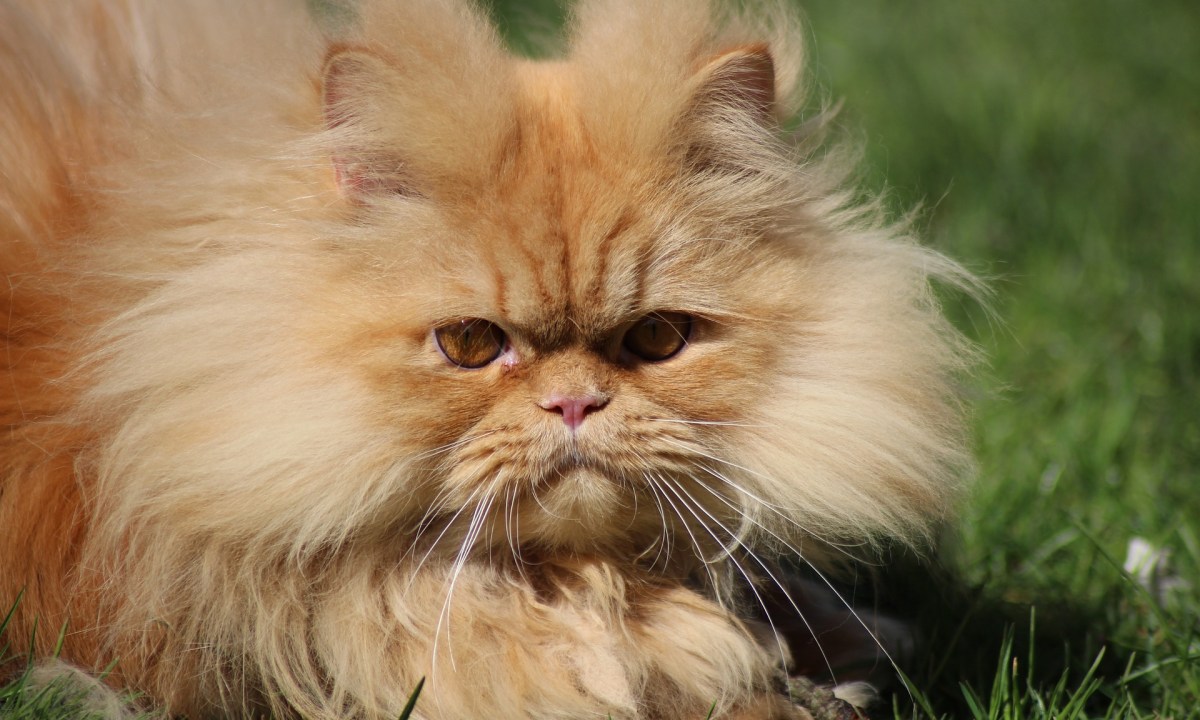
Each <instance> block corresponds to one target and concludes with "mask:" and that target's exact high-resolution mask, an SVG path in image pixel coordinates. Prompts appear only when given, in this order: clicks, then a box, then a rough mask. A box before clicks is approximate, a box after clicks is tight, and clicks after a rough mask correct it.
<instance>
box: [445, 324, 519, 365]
mask: <svg viewBox="0 0 1200 720" xmlns="http://www.w3.org/2000/svg"><path fill="white" fill-rule="evenodd" d="M433 337H434V340H435V341H436V342H437V346H438V349H439V350H441V351H442V355H444V356H445V357H446V359H447V360H449V361H450V362H452V363H454V364H455V365H458V366H459V367H463V368H468V369H475V368H481V367H483V366H485V365H487V364H489V363H491V362H492V361H493V360H495V359H496V358H498V357H500V353H501V352H503V351H504V347H505V345H506V344H507V339H506V338H505V336H504V331H503V330H501V329H500V328H499V327H497V326H496V324H495V323H492V322H488V321H487V320H481V319H479V318H467V319H463V320H455V321H453V322H450V323H447V324H445V325H442V326H440V327H437V328H435V329H434V331H433Z"/></svg>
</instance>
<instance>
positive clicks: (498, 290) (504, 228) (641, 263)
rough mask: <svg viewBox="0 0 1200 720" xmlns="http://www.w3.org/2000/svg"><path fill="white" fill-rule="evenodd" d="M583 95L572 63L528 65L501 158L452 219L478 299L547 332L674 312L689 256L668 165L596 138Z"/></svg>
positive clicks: (591, 328) (605, 326)
mask: <svg viewBox="0 0 1200 720" xmlns="http://www.w3.org/2000/svg"><path fill="white" fill-rule="evenodd" d="M576 92H577V87H576V85H575V84H574V83H573V78H572V76H571V74H570V73H569V71H568V70H567V69H566V68H564V67H560V66H532V65H531V66H530V67H529V69H528V72H527V73H526V75H525V81H524V82H523V84H522V95H521V102H520V103H519V105H518V111H517V114H516V118H515V122H514V123H513V128H512V131H511V132H509V133H508V134H507V135H506V136H505V138H504V141H503V147H501V148H499V149H498V151H497V152H496V153H495V157H497V158H499V160H498V161H497V162H496V164H495V168H494V169H492V170H490V171H488V172H487V178H486V180H485V181H484V182H482V183H480V184H479V185H478V186H477V187H478V192H477V193H475V194H474V196H472V197H470V198H464V202H463V205H462V208H461V210H460V212H459V213H457V223H458V224H459V225H460V226H461V227H462V233H463V235H462V237H463V241H464V242H465V243H466V244H467V245H468V247H469V251H470V254H471V256H472V263H473V264H475V265H476V266H477V267H476V272H477V273H478V274H479V275H480V276H481V277H479V280H478V285H477V287H478V288H479V289H481V290H482V291H483V292H482V297H481V298H479V300H480V302H482V303H485V304H486V305H488V306H489V307H490V308H491V309H492V311H493V312H495V313H497V314H498V315H500V316H501V319H504V320H507V321H509V322H511V323H514V324H517V325H522V326H527V327H529V328H531V329H536V330H537V331H539V332H541V333H543V334H546V335H547V336H553V335H556V334H558V335H566V334H582V335H585V336H586V335H589V334H595V333H603V332H605V331H607V330H609V329H611V327H612V326H613V325H614V324H616V323H620V322H622V321H627V320H629V319H632V318H633V317H636V316H637V315H639V314H641V313H644V312H647V311H649V310H654V309H674V308H669V307H662V306H663V305H664V304H668V305H669V304H671V303H678V302H682V298H678V297H673V296H672V294H671V292H670V290H671V288H675V289H678V285H679V282H678V280H677V279H675V278H674V276H675V275H677V274H678V273H679V272H681V271H682V270H683V268H684V266H686V265H687V262H688V255H689V252H688V250H687V247H686V243H682V242H680V238H681V236H682V235H683V234H684V233H683V232H682V231H681V230H680V228H678V227H674V228H672V227H671V226H670V224H669V223H667V222H664V220H665V219H667V218H669V216H670V214H671V212H672V211H671V208H670V204H671V203H670V194H669V193H665V192H663V191H662V188H661V186H662V184H663V177H664V174H665V173H666V170H665V168H664V165H665V163H664V162H663V161H662V159H661V158H658V157H653V156H642V157H635V156H632V155H631V154H630V152H629V149H628V148H620V147H614V146H612V144H611V143H606V142H605V140H604V138H603V137H598V136H597V134H596V133H595V132H593V131H592V128H591V127H589V123H588V118H587V117H586V115H585V114H584V113H582V112H581V111H580V108H579V106H578V105H577V103H576V102H575V99H576ZM677 294H678V293H676V295H677ZM547 339H548V340H549V337H548V338H547Z"/></svg>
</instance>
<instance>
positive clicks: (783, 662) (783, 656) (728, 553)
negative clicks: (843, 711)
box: [667, 483, 787, 668]
mask: <svg viewBox="0 0 1200 720" xmlns="http://www.w3.org/2000/svg"><path fill="white" fill-rule="evenodd" d="M667 489H669V490H671V491H672V492H673V493H675V496H676V497H678V498H679V502H680V504H681V505H683V506H684V507H685V508H687V510H688V512H689V513H691V515H692V517H694V518H695V519H696V523H697V524H698V525H700V527H701V528H703V529H704V531H705V532H707V533H708V534H709V535H710V536H711V537H712V539H713V541H714V542H716V543H717V544H718V545H720V546H721V548H722V549H723V550H724V551H725V557H727V558H728V559H729V561H730V562H731V563H732V564H733V567H734V568H735V569H736V570H737V571H738V573H739V574H740V575H741V576H742V578H744V579H745V581H746V585H747V587H749V588H750V592H751V593H753V594H754V598H755V599H756V600H758V605H759V607H761V608H762V611H763V615H764V616H765V617H766V618H767V624H768V625H769V626H770V627H771V634H772V636H773V637H774V638H775V645H776V647H777V648H778V650H779V663H780V667H784V668H786V667H787V651H786V650H784V648H783V640H781V639H780V632H779V627H778V626H777V625H776V624H775V620H774V618H772V617H771V611H770V610H768V609H767V603H766V601H765V600H763V597H762V594H761V593H759V591H758V588H757V587H756V586H755V584H754V580H752V579H751V578H750V574H749V573H748V572H746V568H745V567H743V566H742V564H741V563H740V562H738V559H737V557H736V556H735V555H734V554H733V549H732V548H729V547H726V545H725V544H724V543H723V542H721V539H720V538H718V537H717V534H716V533H715V532H713V530H712V528H710V527H709V526H708V524H707V523H705V522H704V520H703V519H701V517H700V516H699V515H698V514H697V513H696V510H695V508H693V507H692V506H691V505H689V504H688V503H687V501H686V500H685V499H684V497H683V495H681V494H680V492H681V491H683V488H682V487H680V486H679V484H678V483H675V484H673V485H668V487H667ZM689 497H691V496H690V495H689ZM692 502H693V503H694V504H695V505H696V506H697V507H700V509H701V510H704V508H703V506H701V505H700V504H699V503H697V502H696V501H695V499H694V498H693V499H692ZM704 514H705V515H708V516H709V517H710V518H712V519H713V520H714V521H715V522H716V523H717V525H718V526H721V527H722V529H725V531H726V532H729V531H728V529H726V528H725V527H724V525H722V524H721V522H720V521H719V520H717V519H716V518H714V517H713V516H712V514H711V513H709V512H708V511H707V510H704ZM750 556H751V557H752V558H755V559H756V560H757V556H755V555H754V554H753V553H750ZM717 598H718V601H720V602H721V604H722V606H724V602H723V600H722V598H721V596H720V594H719V593H718V595H717Z"/></svg>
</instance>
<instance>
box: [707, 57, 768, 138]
mask: <svg viewBox="0 0 1200 720" xmlns="http://www.w3.org/2000/svg"><path fill="white" fill-rule="evenodd" d="M693 78H694V80H693V81H694V82H695V83H696V86H695V89H694V91H693V93H692V103H691V112H692V113H693V114H694V115H696V116H698V117H700V118H704V117H722V118H725V119H735V118H740V119H744V120H749V121H751V122H753V123H754V124H756V125H759V126H763V127H771V126H773V125H774V124H776V123H777V122H778V120H777V118H776V111H777V107H776V102H775V61H774V59H773V58H772V57H771V51H770V48H769V47H767V45H766V44H765V43H760V44H754V45H746V46H742V47H738V48H734V49H732V50H729V51H727V52H723V53H721V54H719V55H717V56H716V57H714V58H711V59H710V60H709V61H708V62H707V63H706V64H704V65H703V66H702V67H701V69H700V70H699V71H698V72H697V73H696V74H695V75H694V76H693Z"/></svg>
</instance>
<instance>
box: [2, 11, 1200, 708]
mask: <svg viewBox="0 0 1200 720" xmlns="http://www.w3.org/2000/svg"><path fill="white" fill-rule="evenodd" d="M543 5H544V6H546V7H549V6H550V5H549V4H543ZM518 6H521V7H524V8H525V10H524V11H523V12H524V13H526V14H528V15H529V16H533V17H544V15H543V14H542V10H541V9H542V6H539V5H538V3H536V2H525V3H521V2H518V1H517V0H506V1H504V2H498V3H497V12H498V15H499V16H501V17H502V18H503V19H504V20H505V21H506V23H507V24H508V25H509V26H512V25H513V24H514V20H513V18H514V17H515V11H514V10H513V8H516V7H518ZM804 7H805V10H806V12H807V14H808V17H809V21H810V22H809V27H810V33H811V36H812V47H811V51H812V55H813V62H814V69H815V72H816V74H817V77H818V80H819V86H820V87H821V89H822V90H823V91H824V92H825V93H826V94H828V95H830V96H833V97H837V98H844V99H845V110H844V112H843V114H842V115H841V120H840V123H841V124H842V125H843V127H844V128H845V129H846V130H847V131H848V132H849V133H850V134H852V135H854V136H858V137H860V138H861V139H862V140H863V141H864V143H865V146H866V153H867V154H866V158H865V161H866V166H865V170H864V178H865V182H866V183H867V185H868V186H869V187H872V188H874V189H876V190H883V189H884V188H886V189H887V190H888V192H889V197H890V201H891V202H892V203H893V205H894V207H895V208H896V211H897V213H899V212H902V211H904V210H906V209H908V208H911V207H913V206H915V205H918V204H920V205H923V207H924V208H925V209H924V211H923V214H922V226H923V228H924V231H925V236H926V237H927V238H928V239H929V241H930V242H931V243H932V244H933V245H935V246H936V247H938V248H940V249H942V250H944V251H945V252H947V253H949V254H950V255H952V256H954V257H956V258H958V259H960V260H962V261H964V262H965V263H966V264H968V265H969V266H970V267H972V268H974V269H976V270H977V271H979V272H980V273H982V274H984V275H986V276H988V277H990V278H992V281H993V286H994V288H995V292H996V295H995V304H994V306H995V315H996V317H997V318H998V322H993V321H992V320H990V319H989V318H988V317H987V316H986V315H985V314H984V313H982V312H981V311H980V310H979V309H978V308H977V307H973V306H972V305H970V304H969V303H966V302H959V301H958V300H957V299H956V298H950V299H949V304H950V310H951V312H952V313H953V314H954V316H955V318H956V319H957V320H958V321H959V322H960V323H961V325H962V327H963V328H964V329H965V330H966V331H967V332H968V333H969V334H971V335H972V336H973V337H974V338H976V339H977V341H978V342H979V343H980V344H981V345H982V346H983V347H984V349H985V350H986V352H987V355H988V357H989V366H988V368H987V370H986V372H985V373H984V375H983V377H981V378H980V379H979V380H978V381H977V383H976V384H975V385H974V387H973V390H974V393H975V395H976V396H977V397H976V402H975V405H976V408H977V414H976V429H977V445H978V455H979V465H980V473H979V479H978V482H977V484H976V487H975V490H974V492H973V494H972V495H971V497H970V499H969V500H968V502H967V503H966V504H965V506H964V508H963V514H962V518H961V521H960V522H958V523H957V524H956V525H955V527H954V528H953V531H952V532H951V533H950V535H951V537H950V538H949V540H948V542H947V543H946V547H945V551H944V552H943V555H942V557H940V558H938V559H937V561H936V562H934V563H917V562H915V561H911V560H908V559H905V558H897V559H896V560H895V561H894V563H893V564H892V566H890V567H888V568H885V569H883V571H882V572H881V573H880V575H881V578H880V585H879V587H880V589H879V590H878V593H877V594H878V602H879V603H880V604H881V605H883V606H885V607H889V608H893V609H895V610H897V611H898V612H900V613H902V614H905V615H908V616H909V617H913V618H915V623H916V625H917V627H918V628H919V629H920V630H921V632H922V635H923V638H924V642H923V643H922V646H921V649H920V652H918V654H917V655H916V657H914V658H913V659H911V660H909V661H907V662H906V663H904V671H905V673H906V675H907V676H908V677H909V678H911V683H912V686H913V688H915V689H914V690H913V692H912V693H911V695H910V694H909V693H905V692H903V691H901V692H899V693H897V694H896V695H895V696H894V698H893V700H892V703H893V704H892V710H891V713H894V715H895V717H897V718H940V717H947V718H987V719H989V720H993V719H995V720H999V719H1004V720H1018V719H1025V718H1029V719H1033V718H1047V719H1049V718H1060V719H1063V720H1069V719H1071V718H1176V719H1178V718H1191V717H1200V621H1198V619H1200V4H1197V3H1195V2H1194V0H1160V1H1159V2H1156V3H1154V4H1153V5H1151V4H1148V3H1134V2H1130V1H1129V0H1123V1H1118V0H1095V1H1092V2H1085V1H1084V0H1060V1H1059V2H1056V3H1043V2H1035V1H1034V0H1008V1H1007V2H961V1H956V0H927V1H926V2H923V3H911V2H905V3H897V2H888V1H887V0H857V1H856V2H852V3H851V2H844V1H842V0H809V1H808V2H806V3H805V4H804ZM531 8H532V9H531ZM516 22H523V20H518V21H516ZM551 24H552V23H551ZM1134 537H1140V538H1145V539H1146V540H1147V541H1149V542H1150V543H1152V544H1153V545H1155V546H1157V547H1160V548H1165V549H1168V550H1169V551H1170V552H1171V563H1172V564H1171V568H1170V571H1169V574H1170V575H1171V576H1172V577H1173V578H1174V579H1175V580H1176V581H1177V582H1176V583H1175V584H1174V585H1172V584H1171V583H1166V585H1167V586H1166V587H1161V588H1157V589H1158V590H1161V592H1153V591H1150V590H1147V589H1146V588H1144V587H1142V586H1141V585H1139V584H1138V582H1136V581H1135V580H1134V579H1133V578H1131V577H1130V576H1129V575H1128V574H1127V573H1125V572H1124V571H1123V569H1122V564H1123V562H1124V559H1125V556H1126V551H1127V547H1128V544H1129V541H1130V540H1131V539H1132V538H1134ZM6 692H8V693H10V694H11V693H12V692H13V691H12V688H11V687H10V688H9V689H8V690H0V708H3V709H4V710H3V712H4V713H8V712H9V710H10V708H15V707H16V705H15V704H10V705H4V702H5V699H4V698H5V695H4V693H6ZM10 702H11V701H10ZM12 711H13V712H16V713H17V715H16V716H17V717H21V718H34V717H50V716H49V715H45V714H37V711H33V710H31V711H28V712H26V713H25V714H20V713H21V712H23V711H21V710H12ZM888 714H889V713H888V711H887V709H886V708H884V710H883V712H882V713H881V716H886V715H888Z"/></svg>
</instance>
